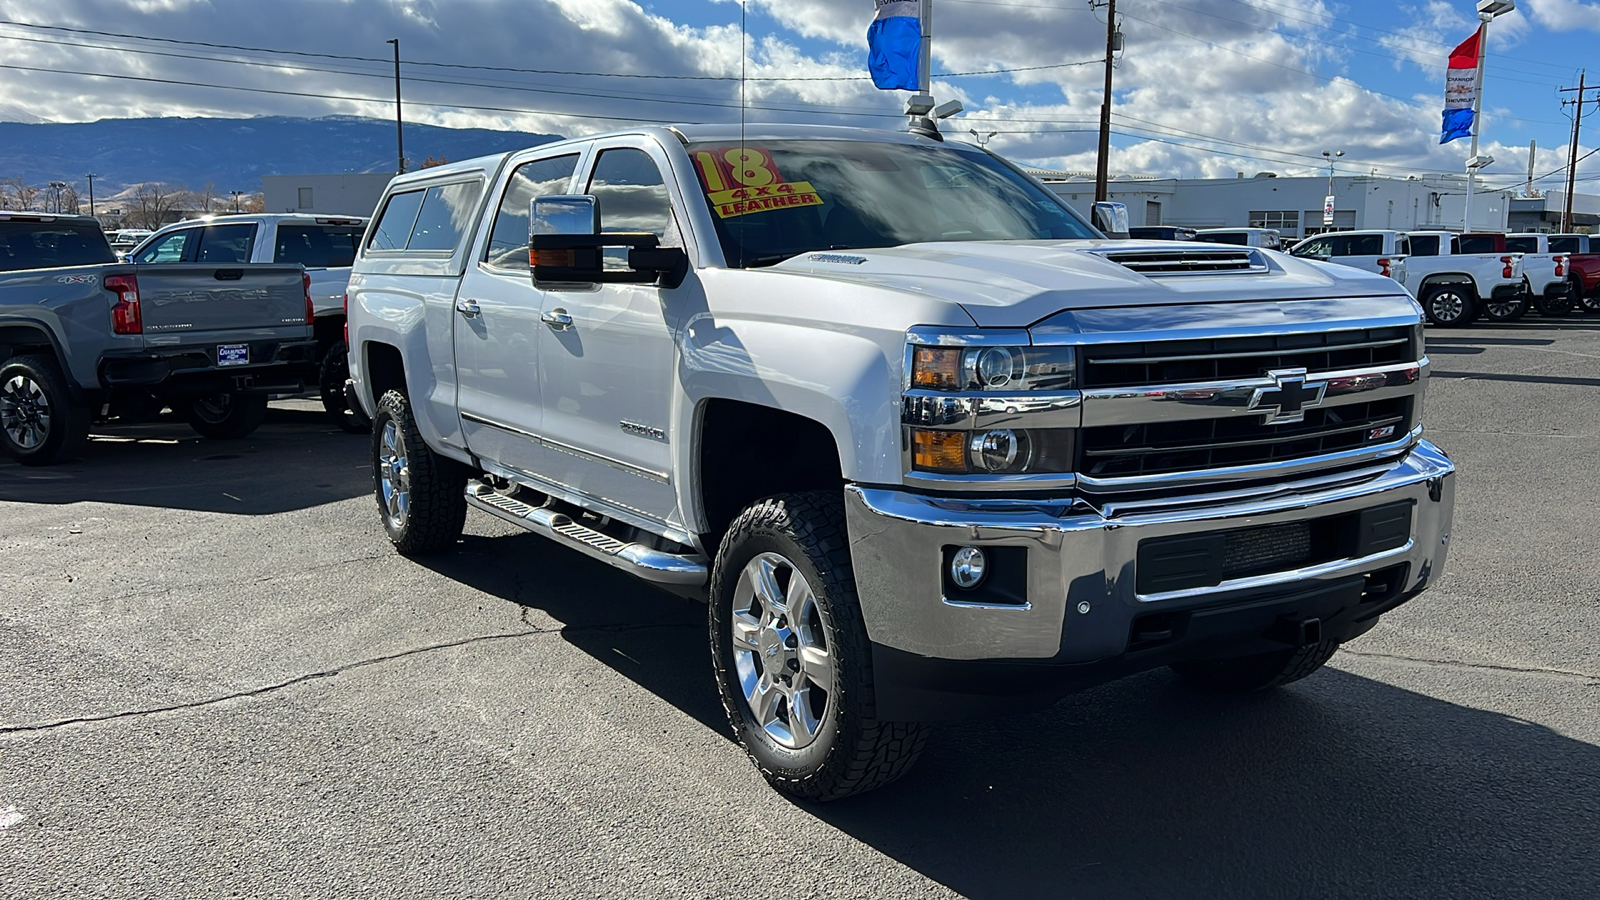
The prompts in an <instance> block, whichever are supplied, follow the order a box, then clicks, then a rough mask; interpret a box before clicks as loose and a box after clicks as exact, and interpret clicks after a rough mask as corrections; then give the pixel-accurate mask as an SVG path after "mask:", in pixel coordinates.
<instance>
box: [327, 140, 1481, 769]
mask: <svg viewBox="0 0 1600 900" xmlns="http://www.w3.org/2000/svg"><path fill="white" fill-rule="evenodd" d="M1106 211H1108V210H1105V209H1104V208H1100V209H1097V212H1106ZM1123 221H1124V222H1125V219H1124V220H1123ZM530 226H531V228H530ZM530 230H531V232H532V233H531V235H530ZM1118 230H1120V229H1118ZM1420 313H1421V310H1419V309H1418V308H1417V304H1416V302H1415V301H1413V300H1412V299H1411V298H1410V297H1408V296H1406V294H1405V293H1404V292H1403V291H1402V290H1401V289H1400V287H1399V286H1398V285H1397V284H1396V283H1395V282H1394V281H1393V280H1391V279H1388V278H1380V277H1378V276H1377V275H1376V274H1367V273H1362V272H1358V271H1356V270H1354V269H1349V268H1343V267H1339V266H1328V265H1323V264H1320V263H1312V262H1306V261H1303V260H1298V259H1294V258H1292V257H1289V256H1286V255H1283V254H1279V253H1272V252H1270V251H1264V250H1261V249H1258V248H1254V247H1224V246H1212V245H1200V244H1192V243H1174V242H1168V241H1111V240H1107V239H1105V238H1104V236H1103V235H1102V233H1101V232H1099V231H1097V230H1096V229H1094V228H1093V227H1091V226H1090V225H1089V224H1088V223H1086V222H1084V221H1083V220H1082V219H1080V218H1078V216H1077V215H1076V214H1075V213H1074V212H1072V210H1071V209H1070V208H1068V207H1067V206H1066V205H1065V204H1064V203H1063V202H1062V200H1061V199H1060V198H1059V197H1057V196H1056V195H1055V194H1053V193H1051V192H1050V191H1049V190H1048V189H1046V188H1045V187H1044V186H1043V185H1042V184H1040V183H1038V182H1037V181H1034V180H1033V179H1032V178H1030V177H1029V176H1027V175H1026V174H1025V173H1024V172H1023V171H1022V170H1021V169H1019V168H1017V167H1015V166H1012V165H1011V164H1009V163H1007V162H1006V161H1005V160H1003V159H1001V158H999V157H997V156H995V155H993V154H991V153H989V152H987V151H985V150H984V149H982V148H979V147H976V146H972V145H968V144H960V143H955V142H944V141H941V140H940V139H939V138H938V135H937V133H936V132H932V133H931V134H930V133H928V132H927V131H924V132H923V133H901V134H896V133H888V132H880V131H868V130H862V129H853V128H825V127H804V126H780V125H768V124H751V125H750V126H749V127H748V128H747V129H740V128H738V127H735V126H728V125H684V126H677V127H672V128H663V127H647V128H638V129H635V130H631V131H625V132H619V133H613V134H604V135H593V136H588V137H583V138H579V139H575V140H570V141H562V142H559V143H552V144H546V145H543V146H540V147H536V148H533V149H530V150H524V151H520V152H516V153H510V154H502V155H499V156H493V157H487V158H483V159H475V160H466V161H462V162H454V163H448V164H446V165H443V166H439V167H436V168H430V169H425V170H422V171H420V172H414V173H408V174H405V175H401V176H398V177H396V178H395V179H394V180H393V181H392V182H390V184H389V187H388V189H387V191H386V193H385V196H384V198H383V200H382V201H381V203H380V206H379V212H378V215H377V219H376V221H375V223H374V224H373V226H372V228H371V229H370V230H369V232H368V235H367V237H366V239H365V242H364V245H363V247H362V249H361V253H360V255H359V256H358V257H357V259H356V263H355V267H354V271H353V273H352V274H351V276H350V338H351V353H350V361H351V376H352V385H353V391H352V392H353V394H354V396H355V399H356V401H357V402H358V403H360V404H361V405H362V406H363V407H364V408H365V409H367V410H368V411H369V412H370V413H371V415H372V417H373V420H374V427H373V444H372V448H373V450H372V452H373V468H374V474H375V478H374V483H375V489H376V490H375V495H376V500H377V504H376V506H377V508H376V510H375V511H376V512H377V513H378V515H379V516H380V518H381V521H382V523H383V526H384V528H385V530H386V531H387V533H388V536H389V539H390V540H391V541H392V542H393V544H394V546H395V547H396V549H397V550H398V551H399V552H401V553H404V554H408V555H410V554H422V553H430V552H432V553H437V552H444V551H449V550H452V549H454V548H455V547H456V546H457V544H458V543H459V540H460V536H461V533H462V528H463V524H464V520H465V518H466V515H467V511H468V509H469V508H471V509H476V510H479V511H480V512H482V513H485V514H488V515H491V516H495V517H498V518H500V519H503V520H505V521H507V522H510V523H512V524H514V525H515V526H517V527H519V528H522V529H526V530H528V531H531V532H534V533H536V534H540V535H542V536H544V537H546V538H549V539H550V540H552V541H554V542H557V543H559V544H560V545H562V546H564V547H566V548H569V549H570V550H572V551H575V552H577V553H582V554H585V555H587V556H590V557H592V558H594V559H597V560H599V561H601V562H604V563H606V564H609V565H612V566H615V567H617V568H619V569H622V570H624V571H626V572H629V573H631V574H633V575H635V576H637V577H639V578H640V579H642V580H643V581H645V582H648V583H652V584H655V585H657V586H659V587H662V588H665V589H667V590H670V591H674V592H677V593H680V594H683V595H687V596H692V597H696V598H699V599H704V600H707V601H709V614H708V615H709V629H708V631H709V651H710V652H709V654H708V655H709V660H708V661H709V662H710V663H711V665H710V666H708V669H709V670H710V671H711V672H712V673H713V674H714V677H715V679H716V683H717V686H718V689H719V691H720V693H721V696H722V700H723V705H724V708H725V710H726V712H727V715H728V721H729V723H730V726H731V729H732V731H733V733H734V735H735V736H736V737H737V738H738V740H739V742H740V744H741V745H742V746H743V747H744V748H745V749H746V750H747V751H748V753H749V755H750V757H751V758H752V759H753V760H754V762H755V764H756V766H757V767H758V769H759V770H760V771H761V772H762V773H763V774H764V775H765V777H766V778H767V779H768V781H769V782H770V783H771V784H773V785H774V786H776V787H777V788H778V789H780V790H783V791H787V792H790V793H793V794H795V795H798V796H801V797H805V798H809V799H813V800H828V799H834V798H837V797H843V796H847V795H849V794H853V793H858V792H860V791H864V790H868V789H871V788H873V787H876V786H878V785H881V784H885V783H887V782H889V781H892V780H893V779H895V778H897V777H899V776H900V775H901V774H903V773H904V772H905V771H906V770H907V768H908V767H909V766H910V765H911V763H912V761H913V760H914V759H915V758H916V757H917V755H918V753H919V752H920V750H921V749H922V747H923V743H924V740H925V736H926V734H927V727H926V725H925V724H924V723H926V722H929V721H931V720H938V719H951V718H958V717H962V716H970V715H993V714H996V713H1000V712H1007V711H1016V710H1023V709H1031V708H1038V707H1041V706H1044V705H1047V704H1049V703H1051V702H1053V701H1054V700H1055V699H1057V698H1059V697H1060V696H1061V695H1062V694H1064V693H1066V692H1069V691H1072V690H1075V689H1079V688H1082V687H1085V686H1087V685H1093V684H1097V683H1101V682H1104V681H1107V680H1110V679H1114V678H1119V677H1122V676H1125V675H1129V674H1133V673H1136V672H1141V671H1146V670H1149V669H1154V668H1157V667H1170V668H1171V669H1172V670H1173V671H1174V672H1176V673H1177V675H1178V676H1179V677H1182V678H1184V679H1185V680H1187V681H1190V682H1191V683H1193V684H1195V685H1198V686H1200V687H1202V688H1208V689H1213V690H1221V691H1245V690H1257V689H1264V688H1271V687H1275V686H1278V685H1281V684H1284V683H1287V682H1290V681H1293V680H1295V679H1298V678H1301V677H1304V676H1305V675H1307V674H1309V673H1311V672H1312V671H1314V670H1315V669H1317V668H1318V667H1319V666H1321V665H1322V664H1323V663H1324V662H1325V661H1327V660H1328V658H1329V657H1330V656H1331V655H1332V654H1333V653H1334V652H1335V650H1336V649H1337V648H1338V647H1339V645H1340V644H1341V643H1343V642H1345V641H1348V640H1350V639H1352V638H1354V637H1356V636H1357V635H1360V634H1362V633H1363V632H1365V631H1366V630H1367V629H1369V628H1371V627H1372V626H1373V625H1374V624H1375V623H1376V622H1377V621H1378V617H1379V616H1380V615H1382V614H1384V613H1386V612H1388V611H1389V610H1391V609H1394V608H1395V607H1397V606H1399V605H1400V604H1401V603H1404V602H1406V601H1407V600H1409V599H1410V598H1412V597H1413V596H1415V595H1416V594H1417V593H1418V592H1420V591H1422V590H1423V589H1424V588H1426V587H1427V586H1428V585H1430V584H1432V583H1433V582H1434V581H1436V580H1437V579H1438V578H1439V576H1440V575H1441V574H1442V573H1443V572H1444V561H1445V554H1446V551H1447V550H1448V545H1449V538H1450V527H1451V526H1450V521H1451V510H1452V505H1453V502H1454V501H1453V497H1454V476H1453V474H1452V473H1453V472H1454V470H1455V467H1454V466H1453V465H1452V464H1451V463H1450V461H1449V460H1448V459H1447V458H1446V457H1445V456H1444V454H1443V453H1441V452H1440V451H1439V450H1438V449H1437V448H1435V447H1434V446H1433V445H1432V444H1430V443H1428V442H1427V441H1426V440H1423V431H1422V422H1421V413H1422V408H1423V405H1422V395H1423V390H1424V386H1425V384H1426V382H1427V378H1428V368H1429V361H1428V357H1427V355H1426V349H1425V347H1424V344H1423V335H1422V325H1421V315H1420ZM570 563H571V557H570V556H569V555H566V554H561V553H556V552H554V549H553V548H552V550H551V552H548V553H546V552H541V553H537V554H534V555H531V556H526V557H524V558H520V559H513V558H510V557H509V556H508V557H506V558H503V559H501V560H498V561H489V560H480V561H479V562H478V563H476V564H477V565H505V566H515V567H519V568H523V569H526V570H527V572H528V577H530V578H533V579H538V578H539V577H540V573H541V571H542V570H544V569H547V568H548V567H552V566H565V565H569V564H570ZM594 599H595V601H596V602H604V598H603V597H601V596H599V595H596V596H595V598H594ZM1339 686H1340V685H1338V684H1335V685H1333V688H1334V689H1335V690H1337V689H1338V688H1339ZM1306 699H1307V702H1315V700H1314V695H1307V698H1306ZM1257 737H1259V738H1261V739H1263V740H1266V739H1268V738H1266V737H1265V736H1259V735H1258V736H1257ZM997 764H1000V763H997Z"/></svg>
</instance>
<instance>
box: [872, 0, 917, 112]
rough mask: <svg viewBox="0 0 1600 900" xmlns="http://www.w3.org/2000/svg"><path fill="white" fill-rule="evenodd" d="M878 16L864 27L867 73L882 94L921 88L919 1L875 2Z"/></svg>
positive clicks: (892, 0) (884, 0)
mask: <svg viewBox="0 0 1600 900" xmlns="http://www.w3.org/2000/svg"><path fill="white" fill-rule="evenodd" d="M877 4H878V14H877V15H875V16H873V17H872V24H871V25H868V26H867V70H868V71H870V72H871V73H872V83H873V85H875V86H876V87H877V88H878V89H880V90H885V91H896V90H898V91H915V90H920V89H921V87H922V79H921V74H922V73H921V72H919V71H918V68H919V66H918V62H919V60H920V59H921V58H922V0H877Z"/></svg>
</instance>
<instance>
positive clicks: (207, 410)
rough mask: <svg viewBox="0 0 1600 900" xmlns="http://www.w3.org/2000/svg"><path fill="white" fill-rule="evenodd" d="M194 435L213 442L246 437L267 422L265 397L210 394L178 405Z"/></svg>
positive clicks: (257, 395) (258, 395)
mask: <svg viewBox="0 0 1600 900" xmlns="http://www.w3.org/2000/svg"><path fill="white" fill-rule="evenodd" d="M181 408H182V410H183V417H184V419H185V420H186V421H187V422H188V423H189V427H190V428H193V429H194V430H195V433H196V434H198V435H200V436H201V437H204V438H210V439H212V440H214V441H232V440H238V439H239V438H242V437H248V436H249V435H251V434H252V433H254V432H255V430H256V429H257V428H260V427H261V423H262V422H265V421H266V419H267V395H266V394H214V395H212V396H209V397H196V398H195V399H193V400H191V401H189V402H188V403H184V404H182V405H181Z"/></svg>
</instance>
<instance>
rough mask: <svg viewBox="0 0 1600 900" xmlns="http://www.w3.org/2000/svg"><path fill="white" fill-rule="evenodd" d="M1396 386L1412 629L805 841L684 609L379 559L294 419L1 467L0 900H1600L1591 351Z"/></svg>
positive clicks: (622, 591) (1029, 738)
mask: <svg viewBox="0 0 1600 900" xmlns="http://www.w3.org/2000/svg"><path fill="white" fill-rule="evenodd" d="M1429 350H1430V355H1431V356H1432V359H1433V366H1434V373H1433V376H1434V380H1433V382H1432V384H1431V387H1430V390H1429V394H1428V401H1427V414H1426V421H1427V423H1428V427H1429V434H1430V437H1431V438H1432V439H1433V440H1435V441H1436V442H1437V443H1439V444H1441V445H1442V446H1443V447H1444V448H1445V449H1446V450H1447V451H1449V452H1450V454H1451V455H1452V457H1453V458H1454V459H1455V460H1456V461H1457V462H1458V463H1459V464H1460V466H1461V476H1460V481H1459V489H1458V495H1457V509H1456V528H1455V536H1454V539H1453V541H1452V551H1451V555H1450V559H1449V565H1448V567H1447V571H1446V572H1445V574H1444V577H1443V578H1442V579H1441V580H1440V581H1438V582H1437V583H1436V586H1435V587H1434V588H1433V589H1432V590H1431V591H1430V592H1429V593H1427V594H1425V595H1424V596H1423V597H1421V598H1419V599H1418V600H1417V601H1416V602H1414V603H1412V604H1410V605H1408V606H1406V607H1402V608H1401V609H1400V610H1399V611H1397V612H1396V613H1394V614H1393V615H1391V616H1389V617H1387V618H1386V619H1385V620H1384V622H1383V623H1382V624H1380V625H1379V626H1378V628H1376V629H1375V630H1374V631H1372V632H1371V633H1369V634H1368V635H1366V636H1364V637H1362V638H1360V639H1358V640H1357V641H1355V642H1353V643H1352V644H1350V645H1349V646H1348V647H1347V648H1346V649H1345V650H1344V651H1342V652H1341V653H1340V654H1339V655H1338V656H1336V657H1335V658H1334V661H1333V662H1332V663H1331V664H1330V666H1329V667H1328V668H1327V669H1325V670H1324V671H1322V672H1320V673H1318V674H1317V675H1315V676H1313V677H1311V678H1310V679H1307V680H1306V681H1303V682H1300V683H1298V684H1295V685H1293V686H1291V687H1289V688H1286V689H1284V690H1281V691H1278V692H1276V693H1272V694H1269V695H1265V696H1260V697H1251V698H1246V699H1217V698H1214V697H1209V696H1205V695H1202V694H1198V693H1195V692H1193V691H1191V690H1188V689H1186V688H1184V687H1183V686H1181V685H1180V684H1179V683H1178V682H1177V681H1175V680H1174V678H1172V677H1171V676H1170V675H1169V674H1167V673H1166V672H1164V671H1158V672H1152V673H1148V674H1145V675H1142V676H1139V677H1135V678H1132V679H1128V680H1125V681H1122V682H1118V683H1114V684H1110V685H1106V686H1103V687H1100V688H1097V689H1095V690H1093V691H1090V692H1087V693H1084V694H1080V695H1076V696H1074V697H1071V698H1068V699H1067V700H1065V701H1063V702H1062V703H1060V704H1059V705H1057V706H1056V707H1054V708H1053V709H1051V710H1049V711H1046V712H1043V713H1038V714H1034V715H1030V716H1025V717H1021V718H1014V719H1005V720H997V721H980V722H966V723H959V724H952V725H948V726H945V727H943V728H941V729H940V730H939V732H938V733H937V734H936V736H935V738H934V739H933V741H932V742H931V744H930V746H929V748H928V750H927V752H926V754H925V755H924V756H923V759H922V762H921V763H920V764H919V765H918V766H917V768H916V769H914V770H913V771H912V773H911V774H910V775H909V776H907V777H906V778H905V779H904V780H903V781H901V782H898V783H896V784H894V785H892V786H891V787H889V788H887V789H884V790H882V791H879V792H877V793H874V794H870V795H867V796H864V797H859V798H855V799H853V800H850V801H845V802H841V803H836V804H832V805H828V806H820V807H811V806H804V805H799V804H796V803H793V802H791V801H788V800H786V799H784V798H783V797H781V796H779V795H777V794H775V793H773V792H772V791H770V790H769V789H768V788H767V787H766V785H765V783H764V782H763V781H762V780H761V779H760V777H759V776H758V775H757V773H756V772H755V770H754V769H753V768H752V767H751V766H750V765H749V764H748V763H747V762H746V760H745V758H744V755H743V753H742V752H741V751H740V750H739V748H738V747H737V746H736V745H735V744H734V743H732V741H731V740H730V739H729V737H728V733H727V729H726V727H725V724H724V722H723V721H722V714H721V711H720V708H719V707H718V704H717V700H716V696H715V691H714V688H713V685H712V682H711V678H710V673H709V663H708V661H707V659H706V651H705V647H704V645H705V635H704V631H705V629H704V609H703V607H700V606H698V605H696V604H693V603H690V602H686V601H682V600H679V599H675V598H673V597H670V596H668V595H665V594H661V593H658V592H656V591H655V590H653V589H652V588H649V587H646V586H644V585H642V584H640V583H637V582H635V581H633V580H631V579H629V578H627V577H626V576H623V575H621V574H618V573H616V572H614V571H612V570H611V569H609V568H607V567H605V566H603V565H601V564H599V563H596V562H593V561H590V560H588V559H586V558H584V557H582V556H580V555H578V554H576V553H574V552H571V551H568V550H565V549H563V548H559V547H556V546H554V545H551V544H549V543H546V542H544V541H542V540H541V539H540V538H537V537H534V536H531V535H526V534H521V533H516V532H514V531H513V529H511V528H510V526H505V525H503V524H501V523H499V522H498V521H496V520H492V519H490V518H488V517H486V516H482V515H479V514H472V515H471V516H470V517H469V519H468V535H467V537H466V539H465V541H464V542H463V544H462V546H461V548H460V551H459V552H458V553H456V554H455V555H453V556H450V557H446V558H442V559H438V560H436V561H429V562H428V563H427V564H421V563H417V562H411V561H408V560H405V559H402V558H400V557H398V556H396V555H395V554H394V553H393V552H391V550H390V549H389V546H388V544H387V542H386V541H385V539H384V535H383V532H382V529H381V527H380V525H379V522H378V518H377V516H376V514H375V510H374V508H373V501H372V500H371V498H370V496H369V494H368V491H369V484H370V475H369V469H368V465H367V462H366V459H367V444H366V441H365V440H364V439H363V438H360V437H354V436H350V435H345V434H341V433H337V432H335V431H333V430H332V429H331V428H329V427H328V426H326V425H325V424H324V423H323V421H322V419H321V418H320V414H319V413H318V412H317V411H316V408H315V407H314V406H312V405H311V404H308V403H304V402H297V401H290V402H283V403H278V404H275V405H274V409H273V412H272V414H271V417H270V418H269V420H268V423H267V425H266V426H265V427H264V428H263V429H262V430H261V431H260V432H258V433H257V434H256V435H254V436H252V437H251V438H250V439H247V440H244V441H238V442H226V443H225V442H207V441H202V440H200V439H198V438H196V437H194V436H193V435H192V433H190V432H189V431H188V429H187V428H185V427H183V426H182V425H179V424H172V425H165V424H161V425H151V426H143V427H139V428H133V429H127V430H122V431H117V432H114V433H113V432H108V433H107V434H106V435H104V436H102V437H100V438H98V439H97V440H96V441H95V442H94V444H93V447H92V452H91V455H90V456H89V458H88V459H86V460H85V461H82V462H76V463H70V464H66V465H62V466H58V467H54V468H49V469H42V470H33V469H24V468H21V467H18V466H16V465H14V464H12V463H10V462H0V585H3V587H0V892H3V893H4V894H5V895H6V896H8V897H62V896H74V897H75V896H94V897H166V896H174V897H199V896H249V897H296V898H298V897H344V896H353V895H364V894H373V895H379V896H403V897H411V896H428V897H441V896H452V897H453V896H463V897H479V896H515V897H533V896H538V897H635V896H637V897H654V896H678V897H713V896H715V897H723V896H726V897H779V896H792V897H809V896H839V897H943V896H968V897H978V898H1014V897H1043V896H1050V897H1085V898H1090V897H1205V898H1219V897H1266V898H1282V897H1543V898H1549V897H1585V898H1592V897H1595V896H1597V895H1600V853H1597V852H1596V848H1597V847H1600V650H1597V649H1596V647H1597V635H1600V557H1597V540H1596V539H1597V537H1600V510H1597V502H1596V496H1597V493H1600V317H1597V316H1588V317H1584V316H1576V315H1575V316H1572V317H1569V318H1564V319H1555V320H1551V319H1543V318H1540V317H1538V316H1537V315H1531V316H1529V317H1528V318H1527V319H1525V320H1523V321H1522V322H1520V323H1516V324H1515V325H1512V326H1509V327H1503V328H1490V327H1486V326H1483V325H1478V326H1474V327H1471V328H1467V329H1461V330H1455V331H1431V332H1430V340H1429Z"/></svg>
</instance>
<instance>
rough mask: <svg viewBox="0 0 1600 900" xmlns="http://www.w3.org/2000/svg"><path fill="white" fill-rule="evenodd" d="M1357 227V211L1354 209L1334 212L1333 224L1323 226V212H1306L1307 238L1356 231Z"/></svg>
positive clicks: (1314, 210) (1309, 210)
mask: <svg viewBox="0 0 1600 900" xmlns="http://www.w3.org/2000/svg"><path fill="white" fill-rule="evenodd" d="M1355 227H1356V211H1355V210H1353V209H1336V210H1334V211H1333V224H1332V225H1323V224H1322V210H1320V209H1308V210H1306V237H1310V236H1311V235H1313V234H1325V233H1327V232H1329V231H1354V230H1355Z"/></svg>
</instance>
